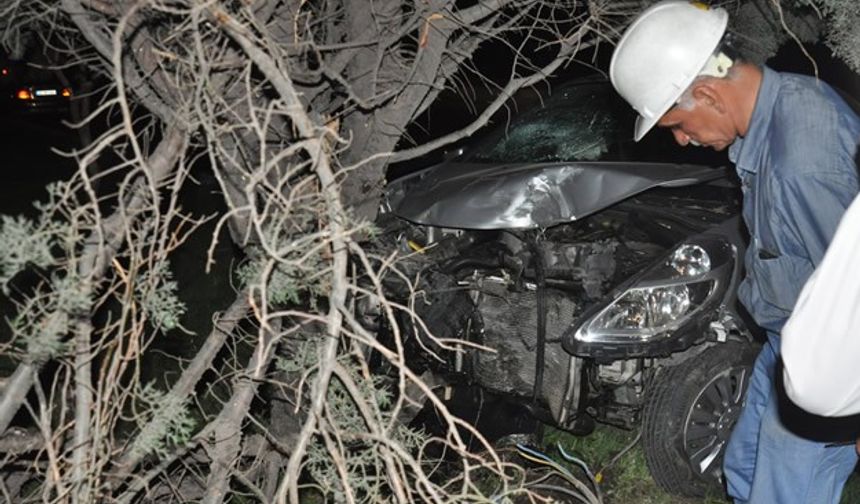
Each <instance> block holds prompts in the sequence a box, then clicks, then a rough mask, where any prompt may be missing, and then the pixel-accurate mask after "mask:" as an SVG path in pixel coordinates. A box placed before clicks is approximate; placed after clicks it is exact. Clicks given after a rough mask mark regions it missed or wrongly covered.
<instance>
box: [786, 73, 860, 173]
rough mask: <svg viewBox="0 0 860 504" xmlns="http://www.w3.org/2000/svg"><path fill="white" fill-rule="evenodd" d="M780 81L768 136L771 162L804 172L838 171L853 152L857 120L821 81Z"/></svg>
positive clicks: (859, 127) (792, 78)
mask: <svg viewBox="0 0 860 504" xmlns="http://www.w3.org/2000/svg"><path fill="white" fill-rule="evenodd" d="M780 77H781V79H780V86H779V94H778V96H777V99H776V101H775V102H774V108H773V116H772V118H771V128H770V135H769V137H770V138H769V140H770V144H771V149H772V150H771V156H772V157H773V159H772V160H773V161H775V162H776V164H778V165H786V164H788V165H794V166H796V167H797V168H798V169H800V170H802V171H804V172H810V171H811V172H816V171H833V170H834V169H836V171H841V169H842V165H843V164H845V159H846V158H848V159H853V157H854V154H855V152H856V149H857V138H858V137H860V118H858V117H857V115H856V114H855V113H854V112H853V111H852V110H851V108H850V107H848V105H847V104H846V103H845V102H844V100H842V99H841V97H839V95H838V94H837V93H836V92H835V91H834V90H833V89H832V88H831V87H830V86H829V85H828V84H827V83H825V82H824V81H822V80H819V79H815V78H813V77H808V76H805V75H797V74H789V73H783V74H780ZM852 165H853V163H852ZM852 168H853V166H852Z"/></svg>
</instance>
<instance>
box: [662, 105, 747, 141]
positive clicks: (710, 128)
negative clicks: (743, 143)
mask: <svg viewBox="0 0 860 504" xmlns="http://www.w3.org/2000/svg"><path fill="white" fill-rule="evenodd" d="M691 101H692V103H689V104H687V106H685V107H681V106H678V105H676V106H674V107H672V108H671V109H669V111H668V112H666V113H665V114H663V117H661V118H660V120H659V121H658V122H657V126H659V127H661V128H667V129H669V130H670V131H671V132H672V134H673V135H674V136H675V141H676V142H678V145H681V146H686V145H689V144H693V145H701V146H702V147H710V148H712V149H714V150H716V151H721V150H723V149H725V148H726V147H728V146H729V145H731V144H732V142H734V141H735V138H737V130H736V129H735V127H734V125H733V124H732V121H731V119H730V117H729V115H728V114H726V113H725V112H724V111H723V110H721V108H720V107H718V106H715V105H714V104H713V103H712V102H709V101H708V100H706V99H700V98H694V99H692V100H691Z"/></svg>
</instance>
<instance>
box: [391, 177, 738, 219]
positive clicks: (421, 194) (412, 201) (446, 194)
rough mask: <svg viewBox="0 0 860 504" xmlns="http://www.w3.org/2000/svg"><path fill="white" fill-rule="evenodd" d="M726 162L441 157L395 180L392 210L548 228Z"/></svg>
mask: <svg viewBox="0 0 860 504" xmlns="http://www.w3.org/2000/svg"><path fill="white" fill-rule="evenodd" d="M726 173H727V170H726V169H725V168H711V167H703V166H695V165H676V164H664V163H619V162H579V163H538V164H503V165H488V164H475V163H443V164H440V165H436V166H432V167H430V168H427V169H425V170H422V171H419V172H416V173H414V174H411V175H407V176H405V177H402V178H400V179H397V180H394V181H393V182H391V183H390V184H389V185H388V188H387V196H388V204H389V205H390V208H391V210H392V211H393V212H394V214H395V215H397V216H399V217H402V218H404V219H406V220H409V221H412V222H415V223H418V224H425V225H431V226H439V227H449V228H461V229H528V228H546V227H550V226H553V225H556V224H561V223H564V222H570V221H574V220H577V219H581V218H583V217H585V216H587V215H589V214H592V213H594V212H597V211H599V210H602V209H604V208H606V207H608V206H610V205H613V204H615V203H617V202H619V201H621V200H623V199H625V198H629V197H630V196H633V195H635V194H638V193H640V192H642V191H645V190H648V189H651V188H653V187H658V186H664V187H679V186H685V185H694V184H699V183H702V182H707V181H710V180H715V179H718V178H721V177H724V176H725V175H726Z"/></svg>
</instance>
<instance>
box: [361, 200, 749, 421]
mask: <svg viewBox="0 0 860 504" xmlns="http://www.w3.org/2000/svg"><path fill="white" fill-rule="evenodd" d="M737 212H738V202H737V201H736V197H735V193H734V192H733V191H732V190H731V188H729V187H723V186H720V185H719V184H715V185H700V186H694V187H683V188H672V189H656V190H652V191H649V192H646V193H643V194H640V195H638V196H636V197H633V198H630V199H627V200H625V201H623V202H621V203H617V204H615V205H613V206H611V207H609V208H606V209H604V210H602V211H600V212H597V213H594V214H592V215H590V216H587V217H585V218H583V219H581V220H577V221H575V222H572V223H569V224H562V225H557V226H553V227H550V228H548V229H544V230H540V229H531V230H488V231H484V230H479V231H474V230H454V229H445V228H439V227H433V226H423V225H416V224H411V223H408V222H406V221H403V220H400V219H396V218H393V217H392V216H387V219H390V220H388V221H387V222H384V224H383V226H382V227H383V231H384V232H383V233H382V234H381V235H380V236H379V237H378V243H379V246H380V247H382V248H383V249H385V250H391V248H392V246H394V247H396V248H397V250H398V255H399V257H400V259H399V261H398V262H397V263H396V267H397V268H398V270H399V271H400V272H401V275H394V274H392V275H387V276H386V277H385V279H384V281H385V285H386V288H387V289H388V290H389V292H391V293H392V295H393V296H395V297H396V298H397V299H398V300H399V302H402V303H403V304H406V305H408V306H410V307H412V308H413V310H414V312H415V313H416V314H417V315H418V316H420V318H421V320H423V324H426V326H424V325H422V323H419V322H417V321H416V320H414V319H411V318H410V317H408V316H406V315H401V317H402V318H401V320H400V323H399V326H400V328H401V330H402V331H403V333H404V336H403V339H404V345H405V346H406V352H407V356H408V357H409V364H410V366H411V367H413V368H414V369H415V370H416V371H418V372H424V371H428V370H429V371H432V372H433V373H435V374H437V375H441V376H443V377H444V379H445V380H446V381H448V382H457V381H461V382H468V383H475V384H478V385H480V386H481V387H483V388H486V389H488V390H491V391H493V392H496V393H501V394H505V395H509V396H514V397H517V398H519V399H520V400H521V401H522V402H523V403H525V404H528V405H529V407H530V408H531V409H532V411H533V413H534V414H535V415H536V416H538V417H539V418H541V419H542V420H544V421H547V422H550V423H553V424H555V425H558V426H560V427H562V428H566V429H569V430H573V431H587V430H588V429H589V428H590V427H591V426H592V425H593V419H597V420H599V421H602V422H607V423H611V424H616V425H619V426H624V427H628V428H629V427H632V426H633V425H635V424H636V423H637V422H638V421H639V414H640V411H641V408H642V404H643V394H644V390H645V384H646V383H647V381H648V379H649V373H650V372H651V371H650V370H651V369H652V368H653V367H654V366H655V363H656V362H658V361H660V360H666V359H669V360H672V359H674V360H682V359H683V358H684V355H685V352H686V351H687V350H688V349H689V348H691V347H692V346H694V345H699V344H701V343H705V342H707V341H709V340H713V341H716V340H717V339H718V338H721V337H724V336H725V334H724V332H725V331H723V334H720V332H721V331H720V330H714V329H713V327H712V326H716V327H720V328H722V329H725V327H724V326H723V325H722V324H724V323H725V324H726V325H729V326H730V325H731V321H730V320H724V315H725V314H723V313H722V312H721V311H720V310H719V309H716V308H715V307H716V306H717V305H718V304H719V303H717V302H711V301H710V298H711V297H714V298H716V297H721V295H720V296H717V295H716V294H714V293H715V292H716V289H717V288H718V287H719V288H720V289H723V291H725V289H726V285H724V284H725V283H727V280H726V281H724V280H723V279H722V277H720V280H719V282H718V281H716V280H714V281H713V282H712V285H711V286H710V287H708V289H710V290H707V289H706V290H704V291H703V292H704V294H702V296H707V299H706V298H705V297H702V298H701V299H702V300H700V301H699V303H700V305H701V307H700V308H701V309H700V311H699V312H696V313H693V311H694V310H692V309H691V308H690V306H694V305H693V304H692V303H694V302H695V299H694V297H689V299H688V298H684V299H686V301H683V300H682V301H683V302H682V301H676V302H675V305H677V306H681V307H684V306H686V308H684V309H686V310H688V311H690V312H691V313H693V314H694V315H695V317H694V318H695V323H691V324H692V325H689V324H688V325H687V326H685V327H687V330H686V331H682V330H681V329H683V327H681V326H678V327H674V326H672V327H673V330H672V331H669V330H664V331H663V332H664V333H668V334H662V333H661V334H655V336H654V338H644V337H643V338H640V340H641V341H633V342H632V343H628V342H627V341H620V340H619V341H618V342H613V340H611V339H606V340H605V341H604V340H600V339H597V340H588V339H587V338H586V339H584V340H583V341H584V342H583V344H582V346H576V343H575V342H574V343H571V341H574V336H573V335H572V334H573V333H572V330H573V328H576V327H577V325H578V324H580V325H581V323H582V320H583V319H584V318H589V317H591V318H592V319H593V318H594V317H593V316H591V314H592V312H594V310H596V309H598V308H600V307H601V306H603V307H605V306H607V303H608V302H609V301H611V300H612V299H616V298H620V297H623V296H621V292H622V291H623V290H624V288H625V286H626V285H628V284H630V282H631V279H635V278H637V277H641V276H642V272H643V271H648V270H649V269H652V270H653V269H654V268H656V267H657V266H659V265H660V264H662V263H664V262H666V260H667V259H666V256H667V254H670V253H672V251H673V249H674V248H675V247H677V246H678V244H679V243H681V242H683V241H684V240H685V239H686V238H688V237H690V236H696V235H699V234H701V233H702V232H705V231H707V230H709V229H711V228H714V227H718V226H726V224H725V222H726V221H727V220H731V219H730V218H731V217H732V216H734V215H736V214H737ZM731 225H737V222H733V223H732V224H731ZM720 246H722V245H720ZM724 248H725V247H724ZM679 250H680V249H679ZM726 250H728V249H726ZM726 254H727V255H726V257H727V259H725V260H723V262H724V263H726V264H727V266H726V267H725V268H728V269H727V271H728V276H731V273H732V271H733V269H734V268H735V266H736V265H735V264H734V262H733V261H731V260H730V259H731V257H735V256H736V251H734V253H731V251H729V252H727V253H726ZM677 255H678V253H677V251H676V252H675V253H674V255H672V257H675V256H677ZM712 255H713V256H714V257H712V258H711V260H713V259H715V258H717V257H718V256H719V253H717V254H716V255H714V254H713V253H712ZM730 262H731V264H728V263H730ZM673 264H674V263H673ZM685 264H686V263H685ZM709 268H710V266H709ZM725 268H724V269H725ZM714 269H715V270H719V268H714ZM721 274H722V273H721ZM646 277H647V275H646ZM407 279H408V280H407ZM410 283H411V285H410ZM673 288H674V289H675V291H677V290H678V287H677V286H675V287H673ZM684 288H686V287H684ZM652 290H653V289H652ZM675 291H672V292H670V293H669V294H671V295H673V296H675V298H678V295H677V293H676V292H675ZM649 292H650V291H649ZM691 292H692V291H691ZM685 295H687V294H685ZM688 296H689V295H688ZM664 297H665V296H664ZM661 299H662V298H661ZM672 299H674V298H672ZM679 299H680V298H679ZM649 302H650V301H649ZM684 302H686V305H684V304H683V303H684ZM709 303H710V304H709ZM628 304H629V303H628ZM652 304H653V303H652ZM372 305H373V303H372V302H370V301H368V300H365V305H364V307H363V309H362V311H363V315H364V320H365V321H366V322H367V324H368V325H369V326H372V327H374V328H376V329H377V331H378V333H379V334H380V338H381V339H382V340H383V341H386V339H387V338H388V339H389V340H390V337H391V334H390V328H388V327H386V324H385V323H383V322H382V320H383V318H382V317H380V316H379V315H378V312H376V311H375V310H374V308H373V306H372ZM675 305H671V306H675ZM624 309H625V310H627V311H626V312H625V311H620V309H618V308H615V312H618V313H621V315H618V314H616V313H615V312H613V314H612V316H613V317H616V318H617V317H619V316H623V317H627V318H631V319H632V318H635V317H636V316H641V314H639V312H636V313H633V312H632V311H631V310H632V309H628V308H624ZM659 309H661V310H664V311H665V310H666V309H664V308H659ZM672 309H675V308H672ZM697 309H698V308H697ZM675 310H676V311H677V310H678V309H675ZM604 311H605V309H604ZM633 311H635V310H633ZM670 311H671V310H670ZM643 313H645V314H646V315H647V313H646V312H643ZM655 316H659V313H658V314H657V315H654V314H652V315H650V317H651V318H654V317H655ZM605 317H606V316H604V318H605ZM625 323H628V324H629V322H625ZM616 325H617V323H616ZM670 325H671V324H670ZM667 327H669V326H667ZM691 328H692V329H691ZM674 329H678V330H677V331H676V330H674ZM729 329H731V327H729ZM678 332H683V333H685V335H684V336H683V337H679V336H676V334H675V333H678ZM431 335H432V337H431ZM566 339H567V340H568V342H567V343H565V340H566ZM454 340H464V341H466V342H468V343H469V344H468V345H467V344H459V345H457V344H454V343H450V342H452V341H454ZM449 344H451V345H456V350H450V349H449V350H446V349H445V347H446V346H448V348H451V347H450V346H449ZM571 349H573V351H570V350H571Z"/></svg>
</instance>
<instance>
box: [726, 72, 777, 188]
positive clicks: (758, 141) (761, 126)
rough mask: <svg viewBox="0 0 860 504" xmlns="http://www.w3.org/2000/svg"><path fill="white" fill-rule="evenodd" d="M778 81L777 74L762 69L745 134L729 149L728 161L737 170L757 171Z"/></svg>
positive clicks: (768, 127)
mask: <svg viewBox="0 0 860 504" xmlns="http://www.w3.org/2000/svg"><path fill="white" fill-rule="evenodd" d="M780 80H781V79H780V75H779V73H777V72H775V71H773V70H771V69H770V68H768V67H766V66H763V67H762V79H761V85H760V86H759V89H758V95H757V96H756V101H755V107H754V108H753V113H752V117H751V118H750V126H749V129H747V134H746V136H744V137H738V138H737V139H736V140H735V141H734V143H732V145H731V147H729V160H731V162H732V163H734V164H735V166H737V168H738V170H744V171H748V172H751V173H756V172H757V171H758V160H759V159H761V152H762V150H763V149H764V147H765V145H766V143H767V142H766V140H767V132H768V129H770V118H771V116H772V115H773V114H772V112H773V106H774V103H776V97H777V95H778V94H779V85H780Z"/></svg>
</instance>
